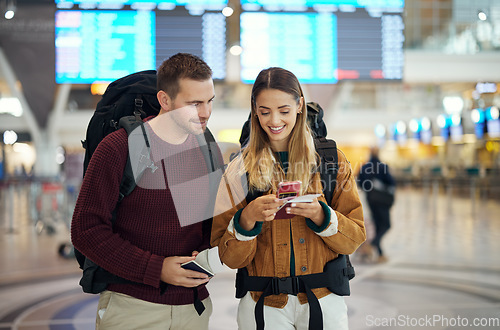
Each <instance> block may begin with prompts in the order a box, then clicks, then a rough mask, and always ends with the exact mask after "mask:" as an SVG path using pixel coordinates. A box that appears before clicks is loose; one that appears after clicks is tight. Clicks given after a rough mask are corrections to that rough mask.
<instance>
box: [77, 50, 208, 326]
mask: <svg viewBox="0 0 500 330" xmlns="http://www.w3.org/2000/svg"><path fill="white" fill-rule="evenodd" d="M157 80H158V94H157V98H158V101H159V104H160V106H161V109H160V113H159V114H158V116H156V117H154V118H146V120H145V123H144V125H142V126H141V127H139V132H140V131H141V128H144V131H143V132H144V135H147V138H148V141H149V145H148V147H150V153H149V154H148V156H150V157H151V161H152V162H153V163H154V166H151V170H149V169H148V170H146V171H144V173H143V174H142V176H141V178H140V179H138V180H137V186H136V187H135V189H134V190H133V191H132V192H131V193H130V194H129V195H127V196H125V197H124V198H123V199H122V200H121V201H120V202H119V203H118V198H119V187H120V182H121V180H122V177H123V170H124V167H125V164H126V163H127V158H128V157H130V158H132V157H134V156H137V155H139V156H140V155H141V153H137V152H134V151H133V149H132V147H133V146H134V143H133V142H132V141H133V138H134V136H133V133H134V132H135V131H134V132H132V133H131V134H130V135H129V136H127V133H126V132H125V130H124V129H119V130H117V131H116V132H114V133H111V134H109V135H107V136H106V137H105V138H104V139H103V140H102V141H101V143H100V144H99V146H98V147H97V149H96V151H95V152H94V154H93V156H92V158H91V160H90V163H89V166H88V168H87V171H86V173H85V177H84V180H83V183H82V187H81V190H80V194H79V197H78V200H77V203H76V207H75V211H74V216H73V221H72V225H71V237H72V242H73V244H74V246H75V248H77V249H78V250H79V251H81V252H82V253H83V254H84V255H85V256H87V258H89V259H91V260H92V261H94V262H95V263H96V264H98V265H99V266H101V267H102V268H104V269H106V270H107V271H108V272H110V273H112V274H114V275H117V276H119V277H120V278H122V279H124V280H125V281H124V282H121V283H110V284H108V286H107V289H106V290H105V291H103V292H101V293H100V298H99V303H98V307H97V316H96V328H97V329H205V330H207V329H208V321H209V317H210V315H211V313H212V303H211V300H210V297H209V293H208V290H207V289H206V287H205V284H206V283H207V282H208V281H209V276H208V275H207V274H204V273H201V272H197V271H193V270H190V269H185V268H183V267H181V264H183V263H185V262H189V261H192V260H194V259H195V257H196V255H197V254H198V251H202V250H204V249H206V248H208V247H209V238H210V229H211V218H209V219H208V218H207V217H205V213H204V212H206V211H205V209H207V208H208V209H210V207H209V206H210V203H211V201H210V198H211V195H212V194H210V193H209V181H210V180H209V179H208V174H209V173H208V171H209V169H208V167H207V162H206V160H205V159H204V154H203V153H202V151H201V147H202V146H201V142H200V138H199V136H203V132H204V131H205V129H206V125H207V122H208V119H209V118H210V115H211V112H212V101H213V99H214V97H215V93H214V85H213V81H212V70H211V69H210V67H209V66H208V65H207V64H206V63H205V62H204V61H203V60H201V59H200V58H198V57H197V56H194V55H191V54H183V53H179V54H176V55H174V56H172V57H170V58H169V59H167V60H166V61H164V62H163V64H162V65H161V66H160V67H159V69H158V72H157ZM142 134H143V133H142V132H141V133H140V135H139V137H140V138H139V139H138V140H137V141H139V140H140V141H142V143H144V140H145V139H144V137H143V136H142ZM131 162H132V161H131ZM187 164H189V165H187ZM191 180H196V182H197V185H196V186H195V187H194V189H196V194H195V195H193V193H192V192H191V191H190V190H183V189H181V188H191V189H193V187H192V186H191V187H185V186H183V184H184V182H188V183H189V182H191ZM176 187H177V188H176ZM176 189H177V190H176ZM176 191H177V193H176ZM176 194H177V195H179V196H176ZM177 197H180V198H177ZM176 199H179V200H187V201H189V202H190V203H192V202H193V201H196V203H194V204H196V205H195V206H193V207H191V208H188V209H187V208H185V207H184V205H182V204H178V203H176ZM185 209H187V210H185ZM186 211H188V212H190V213H189V214H185V215H184V216H183V217H182V218H181V212H186ZM113 214H115V215H116V218H115V221H114V222H113V220H112V219H113ZM210 216H211V215H210ZM203 220H206V221H203Z"/></svg>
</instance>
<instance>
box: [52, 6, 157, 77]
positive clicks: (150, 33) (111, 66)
mask: <svg viewBox="0 0 500 330" xmlns="http://www.w3.org/2000/svg"><path fill="white" fill-rule="evenodd" d="M55 33H56V37H55V45H56V82H57V83H75V84H78V83H81V84H86V83H88V84H90V83H93V82H95V81H113V80H115V79H117V78H120V77H123V76H125V75H127V74H130V73H132V72H137V71H142V70H150V69H155V63H156V57H155V15H154V13H153V12H146V11H96V10H87V11H69V10H68V11H67V10H59V11H57V12H56V28H55Z"/></svg>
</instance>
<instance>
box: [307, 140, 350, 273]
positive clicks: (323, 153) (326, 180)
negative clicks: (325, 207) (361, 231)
mask: <svg viewBox="0 0 500 330" xmlns="http://www.w3.org/2000/svg"><path fill="white" fill-rule="evenodd" d="M314 145H315V147H316V152H317V153H318V154H319V157H320V159H321V164H320V166H319V171H320V175H321V184H322V185H323V194H324V195H325V199H326V201H327V202H328V203H331V202H332V199H333V192H334V191H335V187H336V185H337V173H338V170H339V155H338V153H337V151H338V150H337V143H336V142H335V141H334V140H330V139H327V138H324V137H320V138H315V139H314ZM345 257H346V263H347V272H348V274H347V275H348V276H349V279H352V278H353V277H354V276H355V272H354V267H353V266H352V264H351V259H350V258H349V255H346V256H345Z"/></svg>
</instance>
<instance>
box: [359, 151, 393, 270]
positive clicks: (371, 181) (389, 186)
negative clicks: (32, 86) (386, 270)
mask: <svg viewBox="0 0 500 330" xmlns="http://www.w3.org/2000/svg"><path fill="white" fill-rule="evenodd" d="M358 183H359V185H360V187H361V189H363V190H364V191H365V192H366V200H367V201H368V206H369V207H370V212H371V219H372V221H373V223H374V225H375V236H374V238H373V239H372V241H371V245H372V246H373V247H374V248H375V250H376V253H377V262H386V261H387V256H386V255H385V254H384V252H383V250H382V247H381V241H382V237H383V236H384V235H385V234H386V233H387V231H388V230H389V229H390V227H391V217H390V209H391V206H392V204H393V203H394V190H395V187H396V182H395V180H394V178H393V177H392V175H391V174H390V172H389V166H388V165H387V164H385V163H382V162H381V161H380V159H379V149H378V148H377V147H372V148H371V150H370V160H369V161H368V162H367V163H365V164H364V165H363V166H362V167H361V170H360V172H359V175H358Z"/></svg>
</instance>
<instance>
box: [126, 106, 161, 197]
mask: <svg viewBox="0 0 500 330" xmlns="http://www.w3.org/2000/svg"><path fill="white" fill-rule="evenodd" d="M119 125H120V127H123V128H124V129H125V131H126V132H127V136H129V135H130V134H131V133H132V132H133V131H134V130H135V129H136V128H138V127H141V130H142V135H143V136H144V142H145V143H146V149H145V150H143V151H142V153H143V154H142V155H140V156H139V158H138V159H139V160H141V161H142V160H144V161H145V162H146V163H144V164H143V166H140V167H139V173H137V175H136V176H135V177H134V171H133V169H132V162H131V160H130V155H129V157H127V164H126V165H125V170H124V172H123V177H122V181H121V183H120V197H119V199H118V203H119V202H121V200H122V199H123V198H124V197H125V196H128V195H129V194H130V193H131V192H132V191H133V190H134V189H135V187H136V185H137V181H138V180H139V179H140V178H141V176H142V173H143V172H144V170H145V169H146V168H151V170H153V171H154V163H153V161H152V160H151V157H150V145H149V139H148V135H147V133H146V129H145V128H144V122H143V120H142V118H141V116H140V113H137V112H134V116H125V117H122V118H121V119H120V122H119Z"/></svg>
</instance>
